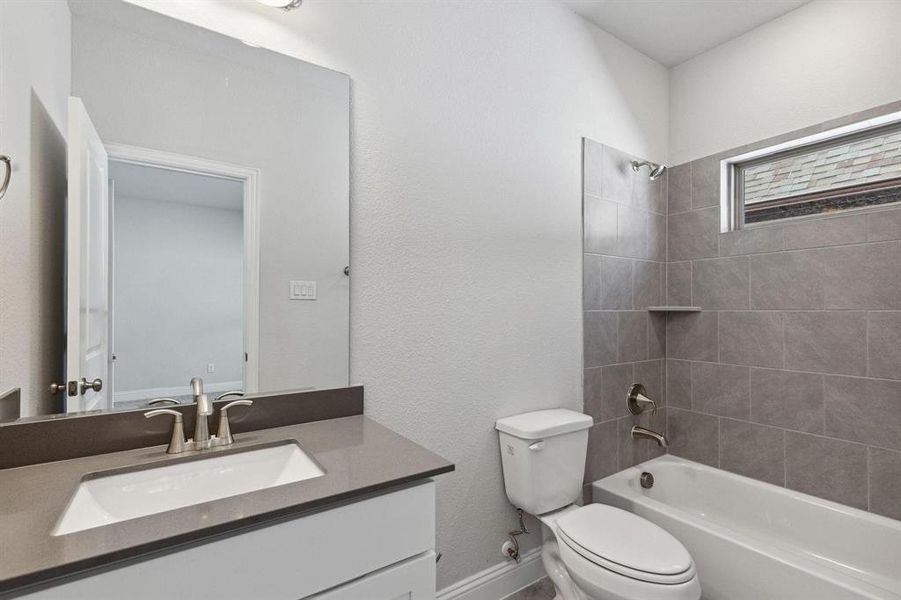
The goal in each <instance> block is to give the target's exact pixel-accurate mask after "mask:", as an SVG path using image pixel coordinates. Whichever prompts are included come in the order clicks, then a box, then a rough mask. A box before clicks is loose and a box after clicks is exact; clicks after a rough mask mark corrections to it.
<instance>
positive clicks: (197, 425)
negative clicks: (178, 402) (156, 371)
mask: <svg viewBox="0 0 901 600" xmlns="http://www.w3.org/2000/svg"><path fill="white" fill-rule="evenodd" d="M191 393H192V394H193V396H194V402H195V403H196V404H197V416H196V420H195V422H194V438H193V439H190V440H187V441H185V434H184V416H183V415H182V414H181V413H180V412H179V411H177V410H173V409H171V408H159V409H156V410H151V411H148V412H145V413H144V416H145V417H147V418H148V419H149V418H150V417H157V416H160V415H172V416H173V417H175V422H174V423H173V426H172V438H171V439H170V440H169V447H168V448H167V449H166V452H167V453H168V454H180V453H182V452H187V451H189V450H206V449H208V448H212V447H214V446H228V445H230V444H232V443H234V441H235V439H234V437H233V436H232V433H231V427H230V426H229V423H228V409H230V408H231V407H233V406H251V405H252V404H253V400H235V401H234V402H229V403H228V404H226V405H225V406H223V407H222V408H220V409H219V430H218V431H217V432H216V433H217V434H216V435H215V436H212V437H211V436H210V426H209V422H208V421H207V418H208V417H209V416H210V415H211V414H213V402H212V401H211V400H210V398H209V396H207V395H206V394H205V393H203V380H202V379H201V378H200V377H194V378H193V379H191ZM243 395H244V392H242V391H239V390H236V391H231V392H225V393H224V394H221V395H220V396H218V397H217V398H216V400H221V399H223V398H226V397H228V396H243Z"/></svg>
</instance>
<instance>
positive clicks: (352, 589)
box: [24, 480, 435, 600]
mask: <svg viewBox="0 0 901 600" xmlns="http://www.w3.org/2000/svg"><path fill="white" fill-rule="evenodd" d="M434 548H435V484H434V483H433V482H432V481H431V480H425V481H424V482H423V483H420V484H417V485H413V486H411V487H406V488H402V489H398V490H395V491H389V492H385V493H382V494H379V495H373V496H368V497H366V498H364V499H361V500H358V501H354V502H351V503H348V504H344V505H340V506H337V507H335V508H332V509H327V510H323V511H321V512H316V513H312V514H309V515H306V516H300V517H298V518H295V519H290V520H285V521H281V522H278V523H276V524H273V525H268V526H265V527H261V528H259V529H254V530H251V531H247V532H244V533H238V534H232V535H226V536H223V537H219V538H215V539H213V540H211V541H209V542H206V543H203V544H199V545H194V546H191V547H189V548H185V549H182V550H175V551H172V552H169V553H166V554H163V555H157V556H154V557H151V558H148V559H147V560H141V561H139V562H135V563H132V564H127V565H125V566H122V567H119V568H115V569H111V570H108V571H103V572H99V573H97V574H94V575H89V576H87V577H84V578H81V579H76V580H70V581H67V582H65V583H62V584H61V585H58V586H55V587H50V588H45V589H42V590H39V591H36V592H33V593H31V594H28V595H26V596H24V598H28V599H29V600H50V599H54V600H68V599H73V598H79V599H82V598H83V599H85V600H106V599H109V600H122V599H123V598H127V599H128V600H159V599H161V598H191V599H192V600H194V599H204V598H209V599H215V600H230V599H234V600H244V599H247V600H251V599H252V600H269V599H272V600H300V599H303V598H315V599H316V600H400V599H407V600H426V599H429V600H432V599H433V598H434V597H435V551H434Z"/></svg>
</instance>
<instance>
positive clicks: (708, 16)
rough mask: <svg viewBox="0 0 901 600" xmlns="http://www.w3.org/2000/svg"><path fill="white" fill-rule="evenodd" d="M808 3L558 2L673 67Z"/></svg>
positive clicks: (714, 0) (769, 0) (726, 0)
mask: <svg viewBox="0 0 901 600" xmlns="http://www.w3.org/2000/svg"><path fill="white" fill-rule="evenodd" d="M808 1H809V0H563V3H564V4H566V5H567V6H569V7H570V8H572V9H573V10H574V11H576V12H577V13H578V14H580V15H582V16H583V17H585V18H586V19H587V20H589V21H590V22H592V23H594V24H595V25H597V26H598V27H600V28H601V29H603V30H604V31H607V32H608V33H611V34H613V35H614V36H616V37H617V38H619V39H620V40H622V41H624V42H625V43H627V44H628V45H630V46H632V47H633V48H635V49H636V50H638V51H640V52H642V53H643V54H646V55H647V56H650V57H651V58H653V59H654V60H656V61H657V62H659V63H661V64H663V65H665V66H667V67H674V66H676V65H678V64H679V63H682V62H685V61H686V60H688V59H690V58H692V57H694V56H697V55H698V54H701V53H702V52H705V51H707V50H710V49H711V48H713V47H715V46H718V45H720V44H722V43H723V42H726V41H729V40H731V39H733V38H736V37H738V36H740V35H742V34H743V33H746V32H748V31H750V30H752V29H754V28H755V27H759V26H760V25H763V24H764V23H766V22H768V21H772V20H773V19H775V18H777V17H780V16H782V15H784V14H785V13H787V12H790V11H792V10H794V9H796V8H798V7H799V6H801V5H803V4H806V3H807V2H808Z"/></svg>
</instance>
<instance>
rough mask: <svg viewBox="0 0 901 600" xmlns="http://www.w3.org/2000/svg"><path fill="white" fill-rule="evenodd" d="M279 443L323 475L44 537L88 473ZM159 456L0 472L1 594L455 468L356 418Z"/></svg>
mask: <svg viewBox="0 0 901 600" xmlns="http://www.w3.org/2000/svg"><path fill="white" fill-rule="evenodd" d="M285 440H295V441H296V442H297V443H298V444H299V445H300V447H301V448H302V449H303V450H304V451H305V452H306V453H307V454H309V455H310V456H311V457H313V458H314V459H315V460H316V461H317V462H318V463H319V465H320V466H321V467H322V468H323V469H324V470H325V475H324V476H322V477H318V478H315V479H308V480H305V481H299V482H297V483H292V484H287V485H282V486H278V487H273V488H268V489H264V490H259V491H255V492H251V493H248V494H242V495H240V496H232V497H230V498H223V499H221V500H215V501H212V502H206V503H203V504H197V505H193V506H188V507H185V508H180V509H176V510H172V511H168V512H164V513H159V514H156V515H150V516H147V517H141V518H138V519H133V520H130V521H123V522H120V523H115V524H112V525H106V526H103V527H97V528H95V529H87V530H84V531H79V532H76V533H71V534H68V535H62V536H53V535H52V534H51V532H52V531H53V529H54V527H55V525H56V523H57V520H58V519H59V517H60V516H61V515H62V513H63V510H64V509H65V507H66V505H67V503H68V502H69V499H70V498H71V496H72V494H73V493H74V492H75V489H76V488H77V487H78V484H79V483H80V482H81V480H82V479H83V478H84V477H85V476H87V475H89V474H97V473H102V472H104V471H108V470H112V469H117V470H118V469H121V468H123V467H128V468H134V467H138V468H142V467H146V466H151V465H152V466H156V465H158V464H162V463H165V462H167V461H173V460H177V461H180V460H197V459H202V458H204V457H208V456H210V455H212V454H214V453H218V452H232V451H235V450H238V449H242V448H249V447H253V446H256V445H260V444H271V443H273V442H280V441H285ZM165 450H166V447H165V446H155V447H152V448H140V449H137V450H127V451H125V452H115V453H111V454H99V455H95V456H87V457H84V458H76V459H71V460H63V461H58V462H51V463H43V464H38V465H30V466H26V467H17V468H12V469H5V470H0V595H6V594H8V593H11V592H13V593H14V591H15V590H17V589H19V588H21V587H23V586H29V585H31V584H35V583H41V582H46V581H48V580H50V579H53V578H56V577H62V576H66V575H70V574H73V573H78V572H80V571H83V570H86V569H91V568H94V567H98V566H103V565H109V564H110V563H113V562H115V561H119V560H124V559H131V558H135V557H139V556H142V555H145V554H150V553H154V552H158V551H161V550H168V549H170V548H174V547H176V546H178V545H181V544H189V543H196V542H199V541H202V540H204V539H207V538H210V537H213V536H216V535H221V534H223V533H227V532H232V531H238V530H241V529H244V528H247V527H253V526H259V525H261V524H266V523H268V522H275V521H277V520H279V519H282V518H285V517H291V516H295V515H301V514H303V513H305V512H310V511H314V510H319V509H322V508H323V507H326V506H328V505H331V504H337V503H341V502H345V501H350V500H353V499H355V498H360V497H363V496H365V495H368V494H371V493H373V492H377V491H379V490H383V489H387V488H390V487H395V486H399V485H402V484H405V483H409V482H412V481H416V480H419V479H424V478H427V477H431V476H433V475H438V474H441V473H447V472H449V471H453V470H454V465H453V464H451V463H449V462H447V461H446V460H444V459H442V458H441V457H440V456H438V455H436V454H434V453H432V452H430V451H428V450H426V449H425V448H423V447H421V446H419V445H417V444H415V443H413V442H412V441H410V440H408V439H406V438H404V437H402V436H400V435H398V434H396V433H394V432H392V431H391V430H390V429H387V428H386V427H383V426H381V425H379V424H378V423H376V422H374V421H372V420H370V419H368V418H366V417H363V416H355V417H345V418H340V419H330V420H326V421H316V422H312V423H303V424H299V425H291V426H288V427H278V428H273V429H262V430H259V431H252V432H248V433H242V434H237V435H236V436H235V444H234V445H233V446H231V447H228V448H221V449H216V450H213V451H206V452H204V453H191V454H188V455H168V454H166V453H165Z"/></svg>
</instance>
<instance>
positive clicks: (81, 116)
mask: <svg viewBox="0 0 901 600" xmlns="http://www.w3.org/2000/svg"><path fill="white" fill-rule="evenodd" d="M68 145H69V158H68V173H69V197H68V200H67V204H66V210H67V219H68V224H67V234H66V253H67V256H66V261H67V262H66V268H67V271H68V274H67V288H66V323H67V326H66V329H67V330H66V380H67V381H68V385H67V389H66V411H67V412H73V411H81V410H93V409H98V408H110V403H109V394H108V393H107V389H108V388H107V384H106V382H107V379H108V377H107V371H108V368H109V363H108V354H109V350H108V343H109V336H108V327H109V315H108V313H109V288H108V285H107V277H108V275H109V265H108V261H109V221H108V219H109V195H108V194H109V188H108V181H107V180H108V177H107V173H108V164H107V156H106V150H105V149H104V147H103V143H102V142H101V141H100V136H98V135H97V131H96V130H95V129H94V125H93V124H92V123H91V119H90V117H89V116H88V113H87V111H86V110H85V107H84V104H82V102H81V100H79V99H78V98H71V97H70V98H69V140H68Z"/></svg>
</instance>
